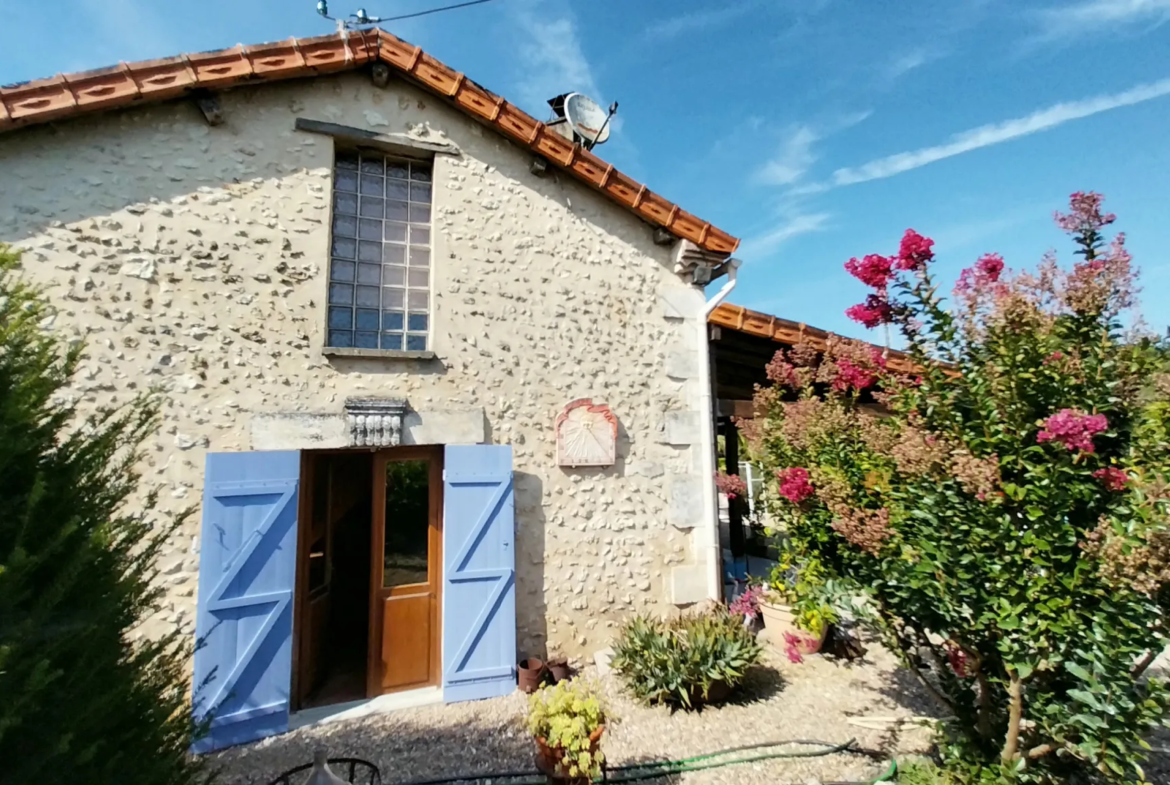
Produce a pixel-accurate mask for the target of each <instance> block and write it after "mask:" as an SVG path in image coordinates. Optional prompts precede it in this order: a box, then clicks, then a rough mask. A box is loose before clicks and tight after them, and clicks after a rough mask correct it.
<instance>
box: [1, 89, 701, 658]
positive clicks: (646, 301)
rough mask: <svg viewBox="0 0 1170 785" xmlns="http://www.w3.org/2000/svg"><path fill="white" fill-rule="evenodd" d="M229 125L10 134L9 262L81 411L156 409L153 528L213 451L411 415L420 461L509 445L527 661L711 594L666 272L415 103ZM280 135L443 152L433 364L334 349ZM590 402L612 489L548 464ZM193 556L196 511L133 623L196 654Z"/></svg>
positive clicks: (596, 213)
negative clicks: (39, 298)
mask: <svg viewBox="0 0 1170 785" xmlns="http://www.w3.org/2000/svg"><path fill="white" fill-rule="evenodd" d="M221 102H222V106H223V110H224V116H225V118H226V123H225V124H224V125H222V126H218V127H208V126H207V125H206V123H205V122H204V120H203V118H202V116H201V115H200V114H199V112H198V110H197V109H196V108H195V107H194V106H193V105H191V104H189V103H186V102H174V103H170V104H165V105H159V106H153V107H141V108H136V109H132V110H128V111H124V112H119V113H113V114H106V115H102V116H97V117H91V118H86V119H81V120H75V121H70V122H67V123H62V124H59V125H57V126H53V127H41V128H31V129H26V130H22V131H18V132H13V133H9V134H5V135H3V136H0V241H7V242H11V243H14V244H16V245H17V246H18V247H19V248H22V249H25V251H26V253H25V255H24V266H25V268H26V270H27V273H28V275H29V276H30V277H31V278H33V279H34V280H36V281H38V282H40V283H42V284H44V285H46V287H47V291H48V294H49V295H50V296H51V297H52V299H53V301H54V303H55V304H56V306H57V307H58V309H59V313H58V315H57V317H56V318H55V320H54V321H53V324H52V327H53V328H54V329H56V330H59V331H60V332H61V333H63V334H64V335H67V336H69V337H70V338H78V339H83V340H84V341H85V342H86V344H87V346H88V354H87V357H86V359H85V360H84V362H83V363H82V364H81V368H80V372H79V375H78V377H77V380H76V384H75V386H74V388H73V390H72V391H71V394H72V395H74V396H76V399H77V400H80V401H83V402H84V404H85V405H86V406H89V405H93V404H99V403H102V404H108V403H125V402H127V401H128V400H130V399H131V397H132V396H133V395H135V394H136V393H138V392H140V391H142V390H144V389H146V388H148V387H149V386H151V385H158V386H160V387H161V388H162V389H163V390H164V391H165V393H166V404H165V411H164V415H165V419H164V423H165V424H164V426H163V429H162V431H161V432H160V433H159V434H157V436H156V437H155V438H154V439H153V442H152V443H151V444H150V445H149V457H148V458H147V460H146V463H147V465H146V466H145V467H144V479H145V483H147V484H149V485H151V486H156V487H159V488H160V489H161V511H162V512H163V513H164V514H168V515H170V514H174V513H175V512H176V511H178V510H180V509H183V508H185V507H188V506H192V505H197V504H198V503H199V500H200V496H201V492H202V475H203V462H204V453H205V451H207V450H215V451H234V450H249V449H256V448H271V447H272V440H273V439H274V438H275V439H277V440H278V441H279V439H280V438H283V437H281V436H280V435H279V433H277V435H276V436H273V433H274V431H273V429H272V428H271V427H269V425H270V424H271V423H272V422H273V421H277V422H280V421H287V420H288V418H290V417H292V418H293V420H295V417H294V415H297V416H299V415H304V416H306V417H309V416H313V415H317V414H321V413H328V414H337V413H340V411H341V407H342V402H343V401H344V399H345V398H346V396H349V395H390V396H400V397H405V398H406V399H408V401H409V403H410V406H411V408H412V409H413V410H415V411H417V412H420V413H421V417H422V422H421V424H420V423H419V422H415V423H414V425H415V426H417V427H419V428H421V429H422V430H421V431H419V432H420V433H422V432H427V433H430V434H431V435H430V436H428V437H425V438H428V439H433V438H435V436H434V433H431V431H433V432H441V431H442V424H443V423H444V422H446V420H444V419H443V418H445V417H446V418H448V419H451V420H452V421H458V422H459V423H460V426H459V427H460V428H462V430H461V431H460V433H464V434H468V433H470V434H478V435H481V436H482V439H483V440H485V441H490V442H494V443H505V444H511V445H513V448H514V451H515V469H516V516H517V521H516V525H517V550H518V553H517V587H518V590H517V619H518V624H519V641H518V642H519V645H520V648H521V651H523V652H539V651H540V650H541V649H542V648H543V647H544V645H545V642H546V641H547V642H548V644H549V645H550V646H551V647H552V648H556V649H559V650H562V651H565V652H566V653H570V654H578V653H586V652H592V651H593V650H595V649H597V648H599V647H601V646H603V645H605V643H606V642H607V640H608V639H609V637H610V635H611V628H612V627H613V626H614V625H615V624H616V623H618V622H619V621H620V620H621V619H622V618H623V617H624V616H626V615H628V614H630V613H631V612H634V611H639V610H655V611H660V612H661V611H666V610H668V609H669V608H670V607H671V603H672V602H685V601H695V600H698V599H701V597H702V593H703V591H704V584H703V580H702V578H703V574H704V573H703V570H702V567H701V565H698V564H697V563H696V558H697V557H696V551H695V549H694V548H693V546H692V542H691V540H692V527H694V526H695V525H696V523H697V522H698V521H697V516H696V513H695V510H694V504H695V500H697V499H698V498H699V488H698V485H699V484H700V483H701V482H703V479H702V478H700V477H698V476H697V475H696V467H697V466H698V461H697V458H696V454H697V451H696V450H694V449H693V445H694V444H695V443H696V442H697V441H698V439H699V434H698V429H697V425H696V424H697V422H698V417H697V414H696V413H695V412H694V411H692V410H693V409H694V406H695V402H696V401H697V392H698V391H697V389H696V383H695V380H694V377H695V376H696V375H697V370H696V369H697V367H698V359H699V354H698V339H697V330H698V326H697V324H696V323H695V319H696V318H697V316H698V313H699V310H698V309H699V308H700V307H701V302H702V295H701V293H700V292H698V291H697V290H694V289H692V288H691V287H689V286H687V285H686V284H684V282H683V281H681V280H680V279H679V278H678V276H676V275H675V274H674V273H673V272H672V271H671V249H670V248H664V247H660V246H656V245H654V243H653V242H652V230H651V229H650V228H649V227H648V226H647V225H645V224H644V223H642V222H640V221H639V220H638V219H637V218H635V217H634V216H632V215H629V214H627V213H626V212H624V211H622V210H621V209H620V208H618V207H616V206H614V205H613V204H611V203H609V202H607V201H605V200H604V199H603V198H601V197H600V196H598V195H596V194H592V193H590V192H588V190H587V189H585V188H584V187H583V186H580V185H578V184H576V183H574V182H572V181H571V180H570V179H569V178H568V177H567V176H558V175H557V174H555V173H549V174H548V175H547V176H546V177H543V178H538V177H537V176H535V175H533V174H531V173H530V172H529V163H530V161H531V157H530V155H527V154H525V153H523V152H522V151H520V150H518V149H517V148H515V147H513V146H512V145H510V144H509V143H508V142H506V141H505V140H503V139H502V138H500V137H499V136H497V135H495V134H494V133H493V132H491V131H490V130H487V129H484V128H482V127H481V126H478V125H476V124H475V123H473V122H472V121H471V120H470V119H468V118H466V117H464V116H463V115H461V114H459V113H457V112H455V111H454V110H451V109H450V108H448V107H447V106H445V105H443V104H442V103H441V102H440V101H439V100H438V99H434V98H431V97H428V96H426V95H425V94H423V93H422V92H420V91H417V90H415V89H414V88H412V87H410V86H408V85H404V84H401V83H397V82H392V83H391V84H390V86H389V87H388V88H385V89H379V88H376V87H374V86H373V85H372V84H371V82H370V80H369V78H368V77H366V76H363V75H360V74H348V75H343V76H336V77H320V78H317V79H315V80H307V81H301V82H296V83H285V84H278V85H271V86H264V87H255V88H247V89H239V90H236V91H232V92H229V93H225V94H223V95H222V96H221ZM297 117H305V118H308V119H313V120H320V121H327V122H332V123H338V124H343V125H347V126H354V127H360V128H365V129H370V130H373V131H378V132H381V133H398V134H407V135H409V136H411V137H413V138H416V139H424V140H429V141H433V142H447V143H451V144H454V145H455V146H457V147H458V148H459V151H460V152H459V153H458V154H455V155H439V156H437V157H436V161H435V196H434V212H433V224H434V234H435V240H434V257H435V261H434V263H433V268H434V272H433V276H434V278H433V283H432V290H433V295H432V322H433V326H432V330H431V343H432V346H433V348H434V350H435V352H436V354H437V359H435V360H431V361H419V360H401V359H382V358H338V357H328V356H326V355H325V354H323V351H322V347H323V344H324V322H325V309H324V303H325V296H326V275H327V259H328V256H327V254H328V247H329V228H328V222H329V204H330V183H331V166H332V160H333V140H332V139H331V138H330V137H327V136H321V135H314V134H309V133H304V132H300V131H296V130H295V129H294V123H295V119H296V118H297ZM583 397H591V398H593V399H594V400H595V401H598V402H605V403H608V404H610V406H612V408H613V410H614V412H615V414H616V415H617V417H618V418H619V422H620V430H619V443H618V462H617V465H616V466H614V467H612V468H609V469H604V470H597V469H593V470H589V469H580V470H568V469H561V468H559V467H557V466H556V464H555V444H554V438H553V431H552V423H553V419H554V417H555V416H556V414H557V412H558V411H559V410H560V408H561V407H562V406H563V405H564V404H566V403H567V402H569V401H571V400H573V399H576V398H583ZM469 412H470V413H471V421H470V422H471V424H470V426H469V425H468V422H469V420H468V416H467V415H468V413H469ZM428 413H431V414H428ZM428 417H430V418H431V419H430V422H432V423H434V422H437V423H439V425H438V426H436V427H432V428H430V431H428V429H427V427H426V426H427V425H428ZM476 417H478V418H479V419H478V422H479V423H482V424H481V425H480V426H479V430H478V431H477V429H476V422H477V421H476V419H475V418H476ZM293 430H295V428H294V429H293ZM420 438H423V437H420ZM456 438H476V436H463V437H456ZM301 446H304V447H309V446H312V445H311V444H310V443H306V444H304V445H301ZM672 497H673V500H674V503H673V504H672V501H671V498H672ZM198 533H199V532H198V516H197V515H196V516H193V517H192V518H191V522H190V523H189V524H188V527H187V529H186V530H185V531H184V532H183V533H182V535H181V536H179V537H176V538H175V540H174V542H173V543H172V544H171V547H170V549H169V551H168V552H167V553H166V555H165V556H164V559H163V562H162V565H161V566H162V573H163V576H162V578H163V580H165V581H166V582H167V586H168V603H167V607H166V608H165V609H164V610H163V611H162V612H161V613H160V614H159V615H158V617H157V618H155V619H153V620H152V622H151V625H150V627H153V628H155V629H159V628H166V627H167V626H168V625H175V626H178V627H179V628H180V629H182V630H184V631H185V632H192V631H193V628H194V603H195V600H194V596H195V591H196V584H197V580H198V560H199V537H198ZM695 536H697V532H696V533H695ZM147 631H148V632H149V631H150V630H149V628H148V630H147Z"/></svg>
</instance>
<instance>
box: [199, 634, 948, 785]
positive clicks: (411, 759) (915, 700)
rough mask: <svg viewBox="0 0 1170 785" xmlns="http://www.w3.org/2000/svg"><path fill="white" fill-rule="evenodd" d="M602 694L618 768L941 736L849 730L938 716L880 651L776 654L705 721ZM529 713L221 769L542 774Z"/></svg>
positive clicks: (424, 714)
mask: <svg viewBox="0 0 1170 785" xmlns="http://www.w3.org/2000/svg"><path fill="white" fill-rule="evenodd" d="M585 675H587V676H588V675H589V671H586V674H585ZM601 683H602V684H603V686H604V689H605V692H606V694H607V696H608V700H609V706H610V714H611V715H613V716H616V717H617V720H618V721H617V722H616V723H614V724H612V725H611V727H610V728H609V729H608V730H607V732H606V736H605V740H604V743H603V749H604V750H605V753H606V755H607V756H608V758H609V761H610V764H611V765H620V764H628V763H633V762H641V761H647V760H654V759H678V758H686V757H692V756H695V755H701V754H704V753H710V752H716V751H719V750H723V749H727V748H730V747H739V746H743V745H749V744H757V743H761V742H770V741H774V740H783V739H815V740H821V741H827V742H833V743H841V742H845V741H848V740H849V739H851V738H856V740H857V743H858V744H859V745H860V746H862V747H864V748H866V749H869V750H874V751H878V752H880V753H881V754H882V755H884V756H885V757H886V759H888V758H889V757H891V756H894V755H895V754H896V755H898V756H901V755H907V754H911V755H912V754H917V753H921V752H924V751H926V750H927V749H928V747H929V738H930V734H929V732H928V731H927V730H926V729H924V728H920V727H913V726H902V727H901V729H899V728H897V727H894V726H892V727H887V728H885V729H883V730H875V729H868V728H864V727H857V726H855V725H851V724H849V722H848V721H847V720H848V719H849V718H862V717H883V718H889V717H911V716H915V715H927V714H931V713H932V706H931V705H930V703H929V702H928V701H927V700H926V699H925V698H924V697H923V695H922V692H921V688H920V687H919V686H918V685H917V683H916V682H915V681H914V679H913V677H912V676H911V675H910V674H908V673H907V672H906V671H904V670H902V669H900V668H898V667H897V665H896V662H895V660H894V658H893V657H892V656H891V655H890V654H889V653H888V652H886V651H884V650H882V649H881V648H880V647H879V646H878V645H876V644H873V643H871V644H869V653H868V654H867V655H866V657H865V659H863V660H860V661H856V662H854V663H838V662H836V661H833V660H830V659H826V658H822V657H819V656H813V657H808V658H806V660H805V662H804V663H802V664H792V663H789V662H788V661H787V660H785V659H784V658H783V657H782V656H780V655H776V654H773V653H769V655H768V661H767V663H766V667H761V668H758V669H756V670H754V671H753V672H752V673H751V674H750V678H749V680H748V682H747V683H746V684H745V685H744V688H743V690H742V691H741V694H740V695H738V696H737V697H736V698H734V699H733V701H732V702H731V703H729V704H727V705H724V706H721V707H716V708H708V709H705V710H704V711H702V712H698V713H687V712H675V713H671V712H670V711H669V710H668V709H666V708H664V707H645V706H641V705H638V704H636V703H634V702H633V701H632V700H630V699H629V698H628V697H627V696H625V695H623V694H622V693H621V691H620V687H619V684H618V682H617V680H616V678H615V677H612V676H611V677H607V678H605V679H603V680H602V682H601ZM525 708H526V700H525V696H524V695H522V694H520V693H518V692H517V693H513V694H512V695H509V696H507V697H504V698H496V699H493V700H488V701H477V702H473V703H462V704H452V705H449V706H427V707H421V708H415V709H404V710H401V711H396V712H392V713H389V714H383V715H380V716H375V717H367V718H363V719H358V720H352V721H348V722H336V723H332V724H327V725H324V726H318V727H316V728H305V729H302V730H299V731H295V732H293V733H289V734H285V735H283V736H279V737H275V738H271V739H266V740H264V741H261V742H257V743H256V744H252V745H247V746H244V747H238V748H235V749H232V750H227V751H225V752H222V753H220V754H219V755H218V756H217V761H218V763H219V764H220V765H221V766H222V781H223V782H224V783H228V784H229V785H236V784H239V785H244V784H245V783H247V784H248V785H252V784H254V783H267V782H269V781H270V780H271V779H272V778H273V777H275V776H276V775H277V774H279V773H280V772H281V771H283V770H284V769H287V768H290V767H292V766H295V765H298V764H300V763H304V762H307V761H309V760H311V759H312V754H313V750H314V749H315V748H317V747H319V746H324V747H325V748H326V749H328V751H329V754H330V755H331V756H355V757H360V758H365V759H367V760H369V761H372V762H374V763H375V764H377V765H378V766H379V767H380V768H381V770H382V778H383V782H384V783H386V785H392V784H394V783H409V782H415V781H420V780H431V779H437V778H442V777H450V776H453V775H457V774H469V773H475V772H480V773H490V772H500V771H525V770H531V769H532V768H533V762H532V753H533V744H532V740H531V738H530V737H529V735H528V733H527V732H526V731H525V729H524V714H525ZM789 749H793V750H797V749H803V750H808V749H810V748H808V747H804V748H798V747H790V748H789ZM745 754H749V753H745ZM883 769H884V765H883V763H882V761H881V760H875V759H873V758H869V757H866V756H863V755H858V754H835V755H829V756H824V757H816V758H804V759H789V760H772V761H764V762H757V763H750V764H744V765H737V766H729V767H724V768H718V769H711V770H707V771H700V772H688V773H685V774H682V775H678V776H676V777H672V778H670V779H667V778H662V779H659V780H657V782H660V783H661V782H668V781H669V782H678V783H685V784H686V785H699V783H725V782H726V783H730V782H734V783H741V784H744V785H748V784H750V783H768V785H776V784H777V783H802V784H803V783H810V782H811V783H819V782H828V781H833V780H858V779H864V778H870V777H873V776H875V775H876V774H877V773H880V771H882V770H883Z"/></svg>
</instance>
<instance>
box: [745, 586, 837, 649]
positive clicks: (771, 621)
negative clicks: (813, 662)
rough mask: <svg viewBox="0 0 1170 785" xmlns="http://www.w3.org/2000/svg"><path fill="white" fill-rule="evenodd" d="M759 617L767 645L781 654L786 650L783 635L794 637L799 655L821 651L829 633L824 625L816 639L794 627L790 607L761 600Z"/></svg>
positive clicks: (807, 632)
mask: <svg viewBox="0 0 1170 785" xmlns="http://www.w3.org/2000/svg"><path fill="white" fill-rule="evenodd" d="M760 616H762V617H763V619H764V628H765V629H766V630H768V643H770V644H771V645H772V648H773V649H775V650H776V651H778V652H780V653H782V654H783V653H785V652H786V651H787V649H788V642H787V640H786V639H785V633H789V634H791V635H795V636H796V638H797V640H798V643H797V645H796V649H797V651H799V652H800V653H801V654H816V653H817V652H819V651H820V650H821V644H823V643H824V642H825V636H826V635H827V634H828V632H829V626H828V625H827V624H826V625H825V628H824V629H823V630H821V634H820V636H819V637H816V636H814V635H813V634H812V633H811V632H809V631H808V630H802V629H801V628H800V627H797V626H796V615H795V614H794V613H793V612H792V608H791V606H788V605H782V604H780V603H773V602H768V601H767V600H763V599H761V600H760Z"/></svg>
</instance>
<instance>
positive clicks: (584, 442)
mask: <svg viewBox="0 0 1170 785" xmlns="http://www.w3.org/2000/svg"><path fill="white" fill-rule="evenodd" d="M556 432H557V464H558V465H560V466H613V464H614V461H615V459H616V453H617V418H616V417H614V415H613V412H612V411H610V408H609V407H608V406H606V405H605V404H597V405H594V404H593V400H592V399H591V398H580V399H578V400H576V401H573V402H572V403H570V404H569V405H568V406H566V407H565V408H564V410H562V411H561V413H560V414H559V415H558V416H557V421H556Z"/></svg>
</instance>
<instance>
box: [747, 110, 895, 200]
mask: <svg viewBox="0 0 1170 785" xmlns="http://www.w3.org/2000/svg"><path fill="white" fill-rule="evenodd" d="M871 114H872V112H869V111H865V112H854V113H852V114H848V115H842V116H839V117H837V118H835V119H833V120H832V121H830V122H826V123H820V124H817V125H812V124H808V123H798V124H797V125H794V126H792V127H790V128H789V129H788V131H787V132H786V134H785V136H784V138H783V139H782V140H781V142H780V149H779V150H778V152H777V153H776V155H775V156H773V157H772V158H769V159H768V160H767V161H765V163H764V165H763V166H761V167H760V169H759V171H757V172H756V175H755V177H756V180H757V181H758V182H760V183H763V184H765V185H783V186H791V188H790V193H795V194H800V193H803V192H804V191H803V188H802V187H801V186H799V185H798V184H799V183H800V182H801V181H802V180H803V179H804V176H805V175H806V174H807V173H808V171H809V169H811V168H812V165H813V164H815V163H816V162H817V160H818V158H819V157H820V156H819V155H818V154H817V152H816V149H815V147H816V145H817V143H818V142H820V141H822V140H823V139H825V138H826V137H829V136H832V135H833V134H835V133H839V132H841V131H844V130H845V129H846V128H850V127H851V126H854V125H857V124H858V123H860V122H862V121H864V120H865V119H866V118H868V117H869V116H870V115H871Z"/></svg>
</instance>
